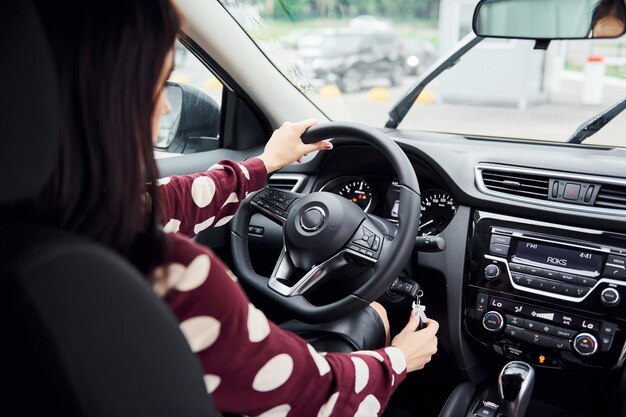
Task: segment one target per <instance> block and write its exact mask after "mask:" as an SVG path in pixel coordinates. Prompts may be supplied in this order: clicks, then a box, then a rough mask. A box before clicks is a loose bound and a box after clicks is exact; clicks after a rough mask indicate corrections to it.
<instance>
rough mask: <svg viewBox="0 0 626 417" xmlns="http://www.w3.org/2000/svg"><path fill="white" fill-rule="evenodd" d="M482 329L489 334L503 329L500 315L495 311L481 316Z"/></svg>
mask: <svg viewBox="0 0 626 417" xmlns="http://www.w3.org/2000/svg"><path fill="white" fill-rule="evenodd" d="M483 327H484V328H485V329H487V330H489V331H490V332H499V331H500V330H502V327H504V319H503V318H502V314H500V313H498V312H497V311H488V312H486V313H485V315H484V316H483Z"/></svg>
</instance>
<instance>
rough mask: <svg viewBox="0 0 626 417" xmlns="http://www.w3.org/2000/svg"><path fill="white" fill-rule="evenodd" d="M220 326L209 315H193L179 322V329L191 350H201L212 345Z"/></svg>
mask: <svg viewBox="0 0 626 417" xmlns="http://www.w3.org/2000/svg"><path fill="white" fill-rule="evenodd" d="M220 327H221V324H220V322H219V321H217V320H216V319H214V318H213V317H210V316H198V317H193V318H190V319H188V320H185V321H184V322H182V323H181V324H180V330H181V331H182V332H183V334H184V335H185V338H186V339H187V343H189V346H191V350H192V351H193V352H200V351H203V350H204V349H207V348H208V347H210V346H211V345H213V343H215V341H216V340H217V338H218V337H219V335H220Z"/></svg>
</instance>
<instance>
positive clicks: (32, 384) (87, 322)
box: [0, 0, 219, 417]
mask: <svg viewBox="0 0 626 417" xmlns="http://www.w3.org/2000/svg"><path fill="white" fill-rule="evenodd" d="M0 10H1V12H0V16H1V17H2V25H0V55H1V56H2V66H1V67H0V98H1V99H2V102H3V105H2V110H1V111H0V138H1V139H0V140H1V148H2V150H1V151H0V279H1V280H2V290H1V292H0V293H1V294H2V295H1V302H0V305H1V306H2V314H1V317H2V319H1V323H2V331H3V338H2V352H3V355H2V368H1V369H2V379H3V380H4V381H5V383H4V386H5V388H4V389H3V391H4V392H3V395H2V397H3V398H4V401H3V409H4V410H5V413H7V412H9V410H10V411H12V413H11V414H17V415H37V416H40V415H63V416H87V415H88V416H116V417H121V416H133V417H139V416H168V417H171V416H194V417H195V416H203V417H207V416H219V414H218V413H217V412H215V410H214V408H213V405H212V402H211V399H210V396H209V395H208V393H207V390H206V386H205V384H204V381H203V375H202V370H201V367H200V364H199V362H198V360H197V358H196V355H195V354H193V353H192V351H191V350H190V348H189V346H188V344H187V342H186V341H185V339H184V337H183V335H182V333H181V332H180V330H179V328H178V323H177V321H176V319H175V318H174V316H173V315H172V314H171V313H170V311H169V310H168V308H167V307H166V305H165V304H164V303H163V302H162V301H161V300H160V299H159V298H158V297H157V296H156V295H155V293H154V292H153V291H152V289H151V287H150V286H149V285H148V283H147V282H146V280H145V279H144V278H143V277H142V276H141V275H140V273H139V272H138V271H137V270H135V269H134V267H133V266H131V265H130V264H129V263H128V262H126V261H125V260H123V259H122V258H120V257H119V256H117V255H116V254H115V253H113V252H112V251H110V250H108V249H107V248H104V247H102V246H101V245H98V244H96V243H94V242H91V241H89V240H87V239H84V238H80V237H77V236H73V235H71V234H69V233H67V232H64V231H62V230H55V229H50V228H47V227H44V226H42V225H39V224H37V219H32V221H29V222H23V221H18V220H15V219H13V218H11V217H10V214H9V213H10V211H9V210H7V209H6V208H7V207H9V206H10V204H11V203H12V202H16V201H19V200H21V199H25V198H29V197H32V196H34V195H36V193H37V192H39V191H40V189H41V187H42V186H43V185H44V184H45V182H46V180H47V179H48V178H49V176H50V175H51V172H52V169H53V166H54V163H55V162H56V160H57V157H58V155H57V153H58V146H59V126H58V117H57V116H58V115H57V109H58V92H57V91H55V88H56V80H55V76H54V66H53V64H52V60H51V56H50V51H49V50H48V46H47V44H46V39H45V35H44V32H43V28H42V26H41V23H40V22H39V19H38V16H37V13H36V11H35V9H34V8H33V6H32V4H30V2H28V1H24V0H22V1H13V2H3V3H2V5H1V6H0ZM3 208H4V210H3Z"/></svg>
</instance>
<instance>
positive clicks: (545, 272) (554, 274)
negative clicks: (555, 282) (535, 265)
mask: <svg viewBox="0 0 626 417" xmlns="http://www.w3.org/2000/svg"><path fill="white" fill-rule="evenodd" d="M559 274H560V272H556V271H552V270H550V269H544V270H543V271H542V274H541V275H543V276H544V277H546V278H550V279H559Z"/></svg>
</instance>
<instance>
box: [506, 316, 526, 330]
mask: <svg viewBox="0 0 626 417" xmlns="http://www.w3.org/2000/svg"><path fill="white" fill-rule="evenodd" d="M505 319H506V322H507V324H512V325H513V326H518V327H524V319H523V318H521V317H518V316H511V315H510V314H507V315H506V316H505ZM507 327H508V326H507Z"/></svg>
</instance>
